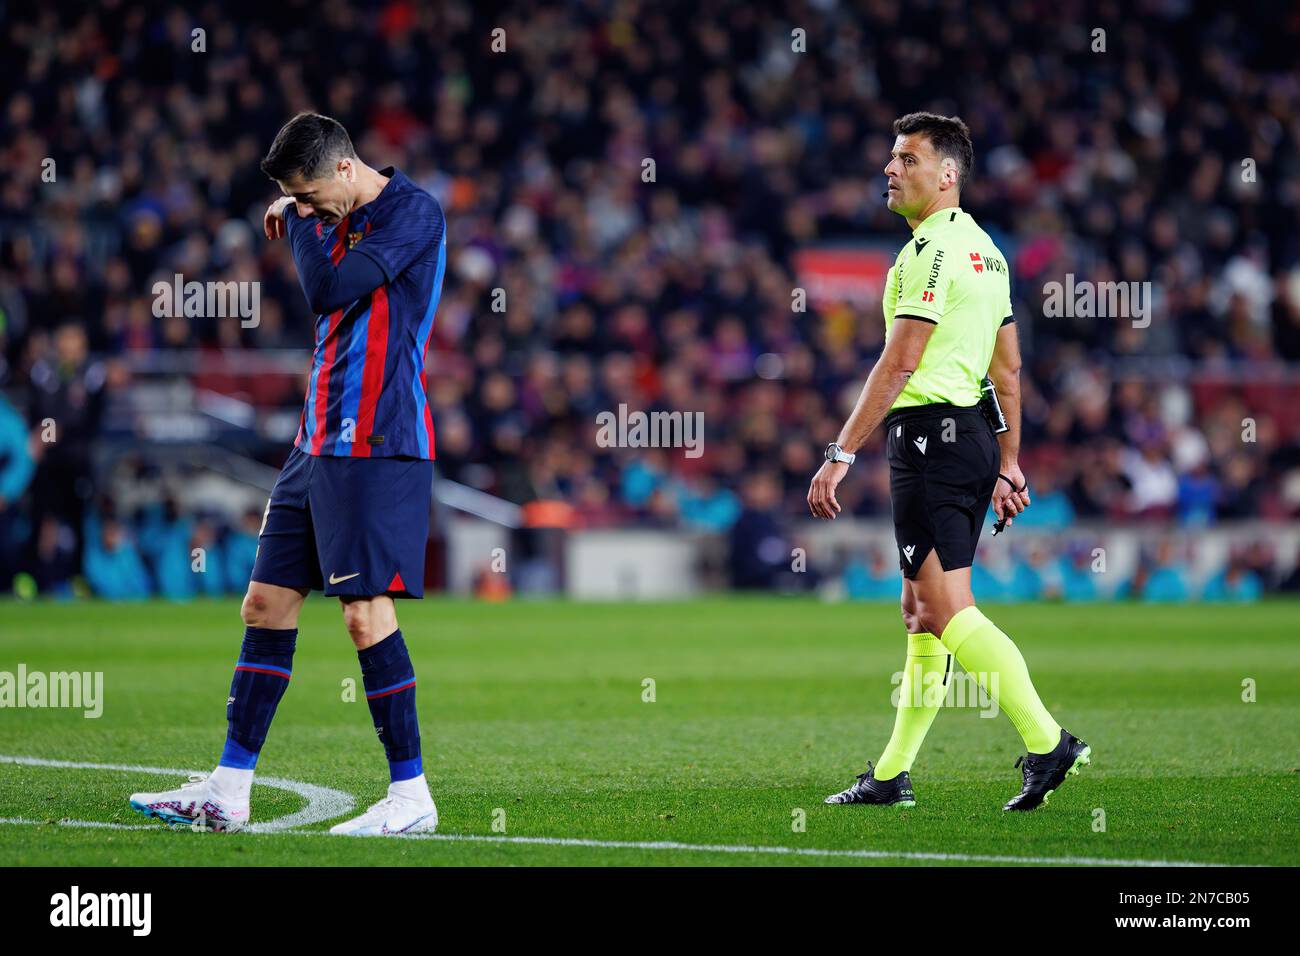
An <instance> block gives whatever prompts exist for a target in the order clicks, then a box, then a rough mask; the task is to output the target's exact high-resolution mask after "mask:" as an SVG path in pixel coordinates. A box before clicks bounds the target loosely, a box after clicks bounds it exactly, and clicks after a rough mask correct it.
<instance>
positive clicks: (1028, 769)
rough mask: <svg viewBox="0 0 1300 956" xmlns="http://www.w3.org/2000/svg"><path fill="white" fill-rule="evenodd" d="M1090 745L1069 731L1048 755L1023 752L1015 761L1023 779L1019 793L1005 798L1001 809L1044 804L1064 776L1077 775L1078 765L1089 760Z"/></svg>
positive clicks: (1032, 806)
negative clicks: (1005, 800) (1005, 801)
mask: <svg viewBox="0 0 1300 956" xmlns="http://www.w3.org/2000/svg"><path fill="white" fill-rule="evenodd" d="M1091 754H1092V748H1091V747H1089V746H1088V745H1087V744H1085V743H1084V742H1083V741H1082V740H1080V739H1079V738H1078V737H1076V736H1074V734H1072V733H1070V732H1069V731H1068V730H1062V731H1061V741H1060V743H1058V744H1057V745H1056V749H1055V750H1053V751H1052V752H1051V753H1050V754H1025V755H1024V756H1023V757H1020V758H1019V759H1017V760H1016V766H1017V767H1020V768H1021V771H1020V772H1021V774H1023V776H1024V782H1023V784H1022V785H1021V787H1020V792H1019V793H1018V794H1016V795H1015V796H1014V797H1012V798H1011V799H1010V800H1008V801H1007V805H1006V806H1005V807H1003V808H1002V809H1003V810H1034V809H1037V808H1038V807H1040V806H1042V805H1043V804H1045V803H1047V798H1048V797H1050V796H1051V795H1052V794H1053V793H1054V792H1055V791H1056V788H1057V787H1059V786H1060V785H1061V784H1062V783H1063V782H1064V781H1065V778H1066V777H1073V776H1077V775H1078V773H1079V768H1080V767H1086V766H1087V765H1088V764H1090V763H1091V762H1092V761H1091V759H1089V758H1090V755H1091Z"/></svg>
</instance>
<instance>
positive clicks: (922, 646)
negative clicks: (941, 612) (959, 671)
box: [876, 634, 952, 780]
mask: <svg viewBox="0 0 1300 956" xmlns="http://www.w3.org/2000/svg"><path fill="white" fill-rule="evenodd" d="M951 666H952V661H951V655H950V654H949V653H948V649H947V648H946V647H944V646H943V644H941V643H940V642H939V639H938V638H937V637H935V636H934V635H933V634H909V635H907V663H906V665H905V666H904V668H903V682H902V683H901V684H899V686H898V710H897V711H896V712H895V714H894V733H893V735H892V736H890V738H889V743H888V744H887V745H886V746H885V751H884V753H882V754H881V755H880V760H878V761H877V762H876V779H877V780H893V779H894V778H895V777H897V776H898V775H899V774H900V773H902V772H903V771H904V770H911V769H912V761H913V760H915V759H916V754H917V751H919V750H920V749H921V743H922V741H924V740H925V735H926V734H927V733H928V732H929V730H930V725H931V724H932V723H934V717H935V715H936V714H937V713H939V708H940V707H941V706H942V705H943V697H944V694H946V693H947V691H948V685H947V677H948V671H949V669H950V668H951Z"/></svg>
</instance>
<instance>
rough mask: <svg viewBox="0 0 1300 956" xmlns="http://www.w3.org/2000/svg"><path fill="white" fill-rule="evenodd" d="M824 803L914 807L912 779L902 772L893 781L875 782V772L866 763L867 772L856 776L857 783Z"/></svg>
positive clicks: (869, 762)
mask: <svg viewBox="0 0 1300 956" xmlns="http://www.w3.org/2000/svg"><path fill="white" fill-rule="evenodd" d="M825 802H826V803H874V804H876V805H877V806H881V807H914V806H916V795H915V794H914V793H912V778H911V777H909V776H908V775H907V771H906V770H904V771H903V772H902V773H900V774H899V775H898V776H897V777H895V778H894V779H893V780H877V779H876V770H875V767H874V766H872V764H871V761H870V760H868V761H867V772H866V773H860V774H858V782H857V783H855V784H854V785H853V786H851V787H849V789H847V790H843V791H841V792H839V793H833V794H831V795H830V796H829V797H827V798H826V801H825Z"/></svg>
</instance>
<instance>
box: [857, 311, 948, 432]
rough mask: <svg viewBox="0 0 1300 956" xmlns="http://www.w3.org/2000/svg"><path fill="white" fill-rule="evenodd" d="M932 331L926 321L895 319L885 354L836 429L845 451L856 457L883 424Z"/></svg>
mask: <svg viewBox="0 0 1300 956" xmlns="http://www.w3.org/2000/svg"><path fill="white" fill-rule="evenodd" d="M934 327H935V326H934V322H932V321H930V320H929V319H920V318H916V317H915V316H910V315H899V316H895V318H894V324H893V325H892V326H891V327H890V331H889V338H888V340H887V341H886V342H885V350H884V351H883V352H881V353H880V358H879V359H877V360H876V364H875V367H874V368H872V370H871V374H870V375H868V376H867V383H866V385H864V386H862V394H861V395H859V396H858V403H857V405H855V406H854V408H853V413H852V414H851V415H849V419H848V421H846V422H845V423H844V427H843V428H842V429H840V435H839V439H838V441H839V444H840V447H842V448H843V449H844V450H845V451H847V452H853V453H856V452H857V450H858V449H859V448H861V447H862V444H863V442H865V441H866V440H867V438H868V436H870V435H871V433H872V432H873V431H875V430H876V426H877V425H879V424H880V423H881V422H882V421H884V420H885V416H886V415H888V414H889V409H890V407H891V406H892V405H893V404H894V402H895V401H896V400H897V399H898V396H899V393H900V392H902V391H903V387H904V386H905V385H907V380H908V379H909V378H911V377H912V373H913V372H915V371H916V367H917V366H918V365H919V364H920V363H921V356H922V355H923V354H924V353H925V347H926V345H927V344H928V343H929V341H930V336H931V335H933V334H934Z"/></svg>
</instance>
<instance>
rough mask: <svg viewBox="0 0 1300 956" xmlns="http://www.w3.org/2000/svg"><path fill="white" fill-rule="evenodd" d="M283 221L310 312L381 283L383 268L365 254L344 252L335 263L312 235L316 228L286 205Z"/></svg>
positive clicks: (323, 309) (331, 306)
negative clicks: (357, 254)
mask: <svg viewBox="0 0 1300 956" xmlns="http://www.w3.org/2000/svg"><path fill="white" fill-rule="evenodd" d="M284 224H285V228H286V229H287V230H288V233H289V241H290V243H291V244H292V245H293V261H294V263H295V264H296V265H297V267H298V281H299V282H300V283H301V284H302V291H303V294H304V295H306V296H307V303H308V305H309V306H310V307H311V310H312V312H314V313H316V314H317V315H328V314H329V313H331V312H333V311H335V310H336V309H341V308H343V307H344V306H346V305H349V304H350V303H352V302H355V301H356V300H357V299H359V298H361V297H362V296H363V295H365V294H366V293H368V292H373V291H374V290H375V289H377V288H379V287H380V286H381V285H383V284H384V281H385V277H384V270H383V269H382V268H381V267H380V265H379V263H377V262H375V260H374V259H372V258H371V257H369V256H344V257H343V261H342V262H340V263H339V264H338V265H337V266H336V265H334V263H333V262H331V261H330V257H329V256H328V255H326V253H325V249H324V248H323V247H322V246H321V244H320V242H319V241H318V240H317V238H316V230H315V229H313V228H312V227H311V224H310V223H309V222H307V221H306V220H303V219H300V218H299V217H298V215H297V213H296V212H295V211H294V210H293V207H292V206H289V207H287V208H286V209H285V211H284Z"/></svg>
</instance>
